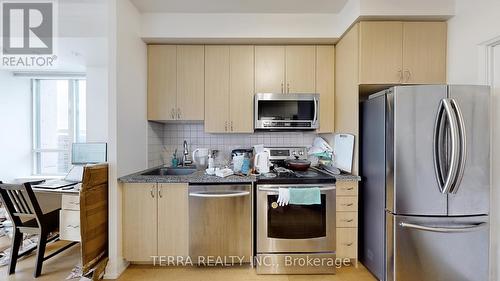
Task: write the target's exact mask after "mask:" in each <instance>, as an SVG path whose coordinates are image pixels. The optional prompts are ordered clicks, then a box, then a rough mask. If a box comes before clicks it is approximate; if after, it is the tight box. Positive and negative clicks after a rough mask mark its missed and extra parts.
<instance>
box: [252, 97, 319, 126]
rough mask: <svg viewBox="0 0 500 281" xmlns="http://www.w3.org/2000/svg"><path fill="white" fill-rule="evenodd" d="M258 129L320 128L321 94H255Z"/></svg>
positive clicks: (255, 113)
mask: <svg viewBox="0 0 500 281" xmlns="http://www.w3.org/2000/svg"><path fill="white" fill-rule="evenodd" d="M254 115H255V122H254V123H255V124H254V126H255V129H256V130H315V129H317V128H319V121H318V120H319V94H272V93H259V94H255V102H254Z"/></svg>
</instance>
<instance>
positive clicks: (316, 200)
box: [288, 187, 321, 205]
mask: <svg viewBox="0 0 500 281" xmlns="http://www.w3.org/2000/svg"><path fill="white" fill-rule="evenodd" d="M288 203H290V204H293V205H315V204H321V191H320V190H319V187H309V188H290V191H289V200H288Z"/></svg>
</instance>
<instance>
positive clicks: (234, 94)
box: [229, 46, 255, 133]
mask: <svg viewBox="0 0 500 281" xmlns="http://www.w3.org/2000/svg"><path fill="white" fill-rule="evenodd" d="M229 64H230V80H229V94H230V110H229V111H230V121H231V125H230V128H231V132H235V133H252V132H253V99H254V93H255V91H254V46H231V47H230V62H229Z"/></svg>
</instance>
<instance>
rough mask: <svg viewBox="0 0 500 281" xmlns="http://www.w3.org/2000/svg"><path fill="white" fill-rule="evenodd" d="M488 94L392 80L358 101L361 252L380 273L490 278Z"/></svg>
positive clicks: (447, 279)
mask: <svg viewBox="0 0 500 281" xmlns="http://www.w3.org/2000/svg"><path fill="white" fill-rule="evenodd" d="M489 93H490V90H489V87H486V86H461V85H422V86H397V87H393V88H390V89H388V90H384V91H382V92H379V93H377V94H374V95H371V96H370V98H369V99H368V100H366V101H364V102H362V103H361V105H360V107H361V111H360V112H361V116H360V120H361V126H360V128H361V130H360V140H361V143H360V155H361V158H360V168H361V169H360V174H361V176H362V182H361V188H360V197H361V198H360V200H361V204H360V214H361V216H360V228H361V229H360V253H359V254H360V260H361V262H362V263H363V264H364V265H365V266H366V267H367V268H368V269H369V270H370V271H371V272H372V273H373V274H374V275H375V276H376V277H377V278H378V279H379V280H387V281H422V280H424V281H427V280H429V281H430V280H432V281H466V280H467V281H487V280H488V275H489V217H488V213H489V210H490V208H489V202H490V200H489V195H490V110H489V109H490V94H489Z"/></svg>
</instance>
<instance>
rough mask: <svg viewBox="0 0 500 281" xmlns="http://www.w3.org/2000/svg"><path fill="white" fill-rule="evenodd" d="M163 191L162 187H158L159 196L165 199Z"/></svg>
mask: <svg viewBox="0 0 500 281" xmlns="http://www.w3.org/2000/svg"><path fill="white" fill-rule="evenodd" d="M162 190H163V187H162V186H161V185H160V186H159V187H158V196H159V197H160V198H163V193H162Z"/></svg>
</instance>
